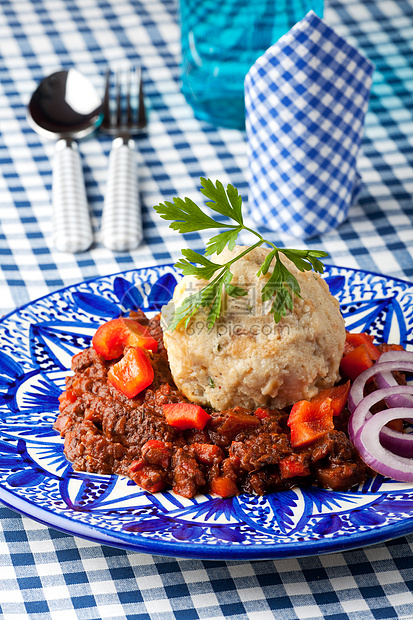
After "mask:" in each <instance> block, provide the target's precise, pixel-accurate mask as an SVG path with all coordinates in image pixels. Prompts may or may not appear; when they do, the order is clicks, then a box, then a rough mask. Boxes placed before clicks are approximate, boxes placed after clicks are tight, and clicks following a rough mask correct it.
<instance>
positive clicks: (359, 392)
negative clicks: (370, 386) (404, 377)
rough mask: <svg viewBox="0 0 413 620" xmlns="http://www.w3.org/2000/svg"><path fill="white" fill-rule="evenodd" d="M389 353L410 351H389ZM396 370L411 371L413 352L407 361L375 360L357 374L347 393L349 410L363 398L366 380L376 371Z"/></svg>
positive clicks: (353, 408) (412, 369)
mask: <svg viewBox="0 0 413 620" xmlns="http://www.w3.org/2000/svg"><path fill="white" fill-rule="evenodd" d="M391 353H410V351H391ZM383 355H386V354H385V353H383V354H382V356H383ZM382 356H381V357H382ZM396 370H401V371H406V372H412V373H413V352H412V355H411V356H410V358H409V361H406V360H400V361H383V362H377V363H376V364H374V366H372V367H371V368H368V369H367V370H365V371H364V372H362V373H361V375H359V376H358V377H357V379H355V381H354V383H353V385H352V386H351V389H350V393H349V395H348V408H349V409H350V412H351V413H353V411H354V410H355V409H356V407H357V405H359V403H361V401H362V400H363V398H364V386H365V385H366V383H367V381H368V380H369V379H371V377H374V376H375V375H377V373H381V374H383V373H386V372H394V371H396ZM400 387H401V386H400Z"/></svg>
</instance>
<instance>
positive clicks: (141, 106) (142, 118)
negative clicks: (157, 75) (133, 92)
mask: <svg viewBox="0 0 413 620" xmlns="http://www.w3.org/2000/svg"><path fill="white" fill-rule="evenodd" d="M136 74H137V79H138V88H139V102H138V127H139V129H143V128H144V127H146V110H145V100H144V94H143V80H142V68H141V67H139V68H138V69H137V70H136Z"/></svg>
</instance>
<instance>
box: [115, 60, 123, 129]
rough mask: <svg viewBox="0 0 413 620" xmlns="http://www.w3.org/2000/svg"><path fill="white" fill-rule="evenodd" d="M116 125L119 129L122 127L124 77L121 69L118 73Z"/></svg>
mask: <svg viewBox="0 0 413 620" xmlns="http://www.w3.org/2000/svg"><path fill="white" fill-rule="evenodd" d="M115 76H116V78H115V79H116V125H117V126H118V127H121V126H122V93H121V82H122V75H121V71H120V69H119V70H118V71H116V74H115Z"/></svg>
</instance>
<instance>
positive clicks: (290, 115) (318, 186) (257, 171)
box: [245, 11, 373, 239]
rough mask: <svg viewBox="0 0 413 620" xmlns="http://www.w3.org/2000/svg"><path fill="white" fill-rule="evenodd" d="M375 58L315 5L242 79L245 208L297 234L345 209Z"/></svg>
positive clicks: (354, 184)
mask: <svg viewBox="0 0 413 620" xmlns="http://www.w3.org/2000/svg"><path fill="white" fill-rule="evenodd" d="M372 73H373V66H372V64H371V62H369V61H368V60H367V59H366V58H365V57H364V56H363V55H362V54H360V53H359V52H358V51H357V49H356V48H354V47H353V46H351V45H349V44H348V43H347V42H346V41H345V40H344V39H343V38H342V37H340V36H338V35H337V33H336V32H335V31H334V30H333V29H332V28H331V27H330V26H328V25H327V24H326V23H325V22H324V21H323V20H322V19H320V18H319V17H318V16H317V15H316V14H315V13H314V12H313V11H311V12H310V13H308V14H307V15H306V17H304V18H303V19H302V20H301V21H300V22H298V23H297V24H296V25H295V26H294V27H293V28H291V30H290V31H289V32H288V33H287V34H286V35H284V36H283V37H281V39H280V40H279V42H278V43H276V44H275V45H273V46H272V47H270V48H269V49H268V50H267V51H266V53H265V54H264V55H263V56H261V57H260V58H258V60H257V61H256V62H255V63H254V65H253V66H252V67H251V69H250V70H249V72H248V74H247V77H246V79H245V108H246V129H247V143H248V164H249V207H250V215H251V217H252V219H253V220H254V222H255V223H256V224H258V225H261V226H265V227H266V228H269V229H271V230H274V231H278V230H281V231H283V232H285V233H289V234H291V235H293V236H295V237H298V238H299V239H307V238H309V237H313V236H315V235H319V234H322V233H326V232H328V231H330V230H332V229H333V228H335V227H336V226H338V225H339V224H341V223H342V222H343V221H344V220H345V219H346V217H347V214H348V211H349V208H350V206H351V204H352V203H353V200H354V198H355V197H356V196H357V194H358V191H359V187H358V185H359V178H358V176H357V173H356V162H357V154H358V151H359V147H360V143H361V138H362V135H363V129H364V116H365V113H366V109H367V104H368V100H369V95H370V86H371V76H372Z"/></svg>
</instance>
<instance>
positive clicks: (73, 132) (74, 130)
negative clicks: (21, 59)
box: [27, 69, 103, 252]
mask: <svg viewBox="0 0 413 620" xmlns="http://www.w3.org/2000/svg"><path fill="white" fill-rule="evenodd" d="M27 114H28V122H29V123H30V125H31V127H32V128H33V129H34V130H35V131H37V132H38V133H39V134H40V135H42V136H45V137H46V138H52V139H56V138H57V139H58V142H57V143H56V149H55V157H54V164H53V179H52V204H53V213H52V237H53V245H54V247H55V248H56V249H57V250H60V251H61V252H83V251H85V250H87V249H88V248H89V247H90V246H91V245H92V243H93V232H92V225H91V221H90V214H89V208H88V204H87V198H86V190H85V184H84V180H83V172H82V165H81V161H80V155H79V151H78V147H77V144H76V142H75V140H76V139H79V138H84V137H85V136H87V135H89V134H90V133H92V132H93V131H94V130H95V129H96V128H97V127H98V126H99V125H100V123H101V122H102V119H103V114H102V100H101V98H100V97H99V95H98V93H97V91H96V90H95V88H94V86H93V85H92V84H91V83H90V82H89V81H88V80H87V79H86V77H85V76H84V75H82V74H81V73H79V71H77V70H76V69H69V70H67V71H57V72H56V73H53V74H52V75H49V76H48V77H46V78H44V79H43V80H42V81H41V82H40V84H39V86H38V87H37V88H36V90H35V92H34V93H33V95H32V98H31V100H30V102H29V105H28V109H27Z"/></svg>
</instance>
